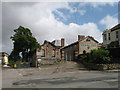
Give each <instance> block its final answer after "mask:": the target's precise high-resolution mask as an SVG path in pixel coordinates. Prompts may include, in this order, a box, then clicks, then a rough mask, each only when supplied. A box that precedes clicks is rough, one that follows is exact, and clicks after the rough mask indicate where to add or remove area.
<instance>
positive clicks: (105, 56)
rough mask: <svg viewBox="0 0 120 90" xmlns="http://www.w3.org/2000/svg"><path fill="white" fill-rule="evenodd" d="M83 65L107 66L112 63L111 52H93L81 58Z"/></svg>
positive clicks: (102, 50)
mask: <svg viewBox="0 0 120 90" xmlns="http://www.w3.org/2000/svg"><path fill="white" fill-rule="evenodd" d="M79 59H80V61H81V63H93V64H106V63H110V61H111V59H110V57H109V51H108V50H105V49H97V50H96V49H95V50H91V52H90V53H87V54H82V55H80V56H79Z"/></svg>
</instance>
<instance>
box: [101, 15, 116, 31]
mask: <svg viewBox="0 0 120 90" xmlns="http://www.w3.org/2000/svg"><path fill="white" fill-rule="evenodd" d="M100 24H101V25H105V26H106V29H110V28H112V27H113V26H115V25H116V24H118V19H117V18H115V17H112V16H110V15H107V16H105V17H104V18H103V19H102V20H100Z"/></svg>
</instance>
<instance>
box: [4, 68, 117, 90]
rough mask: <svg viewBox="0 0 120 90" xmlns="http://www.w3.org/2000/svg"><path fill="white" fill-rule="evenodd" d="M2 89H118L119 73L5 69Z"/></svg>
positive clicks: (51, 69)
mask: <svg viewBox="0 0 120 90" xmlns="http://www.w3.org/2000/svg"><path fill="white" fill-rule="evenodd" d="M2 79H3V82H2V88H118V73H117V72H106V71H87V70H78V69H77V70H75V69H58V68H56V69H55V68H49V69H48V68H47V69H46V68H44V69H39V68H26V69H3V70H2Z"/></svg>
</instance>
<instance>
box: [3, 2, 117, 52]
mask: <svg viewBox="0 0 120 90" xmlns="http://www.w3.org/2000/svg"><path fill="white" fill-rule="evenodd" d="M117 18H118V3H117V2H96V3H93V2H36V3H33V2H31V3H30V2H17V3H16V2H2V40H3V42H2V49H3V51H4V52H7V53H9V54H10V52H11V50H12V49H13V44H12V41H11V40H10V36H12V35H13V34H14V32H13V30H14V29H16V28H18V27H19V26H20V25H21V26H24V27H27V28H29V29H30V30H31V32H32V33H33V35H34V37H36V39H37V41H38V42H39V43H40V44H43V41H44V40H48V41H52V40H54V39H61V38H65V41H66V43H67V44H70V43H73V42H75V41H77V36H78V35H85V36H87V35H89V36H93V37H94V38H95V39H96V40H98V41H99V42H102V31H103V30H105V29H109V28H111V27H113V26H114V25H116V24H117V23H118V19H117Z"/></svg>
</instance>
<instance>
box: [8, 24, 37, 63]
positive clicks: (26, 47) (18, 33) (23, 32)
mask: <svg viewBox="0 0 120 90" xmlns="http://www.w3.org/2000/svg"><path fill="white" fill-rule="evenodd" d="M14 32H15V34H14V35H13V36H11V37H10V39H12V41H13V44H14V48H13V50H12V52H11V54H10V57H9V58H10V60H11V59H12V60H13V59H14V61H18V60H20V58H21V59H22V61H30V59H31V58H32V56H33V54H34V53H35V51H36V49H37V48H38V47H39V43H38V42H37V40H36V39H35V37H33V36H32V33H31V31H30V30H29V29H28V28H25V27H22V26H19V28H17V29H15V30H14ZM20 53H21V55H20ZM21 56H22V57H21Z"/></svg>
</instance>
